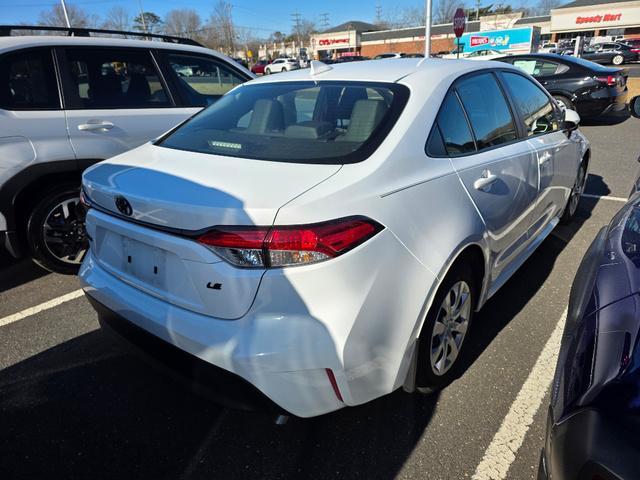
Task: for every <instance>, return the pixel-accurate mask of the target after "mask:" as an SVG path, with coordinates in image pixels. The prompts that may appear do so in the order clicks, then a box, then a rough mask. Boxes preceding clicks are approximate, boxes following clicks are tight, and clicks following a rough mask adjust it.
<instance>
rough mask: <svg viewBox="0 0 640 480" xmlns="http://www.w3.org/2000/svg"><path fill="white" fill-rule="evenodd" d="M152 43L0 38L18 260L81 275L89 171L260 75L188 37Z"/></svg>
mask: <svg viewBox="0 0 640 480" xmlns="http://www.w3.org/2000/svg"><path fill="white" fill-rule="evenodd" d="M25 28H28V29H31V28H33V29H41V30H50V29H51V27H24V26H19V27H17V29H18V30H21V29H25ZM54 29H55V27H54ZM2 30H3V31H8V30H11V27H3V29H2ZM58 30H64V29H62V28H59V29H58ZM74 31H75V32H81V33H85V34H87V35H88V34H100V31H98V30H85V29H74ZM127 35H134V36H135V35H140V32H137V33H135V32H133V33H127ZM153 37H154V38H156V40H165V41H153V42H150V41H142V40H121V39H117V38H94V37H89V36H78V37H74V36H48V35H39V36H6V37H1V36H0V72H1V73H0V246H2V247H5V248H7V249H8V250H9V252H10V253H11V254H13V256H15V257H18V258H19V257H21V256H31V257H33V259H34V260H36V261H37V262H38V263H39V264H40V265H42V266H44V267H46V268H48V269H50V270H53V271H58V272H62V273H76V272H77V271H78V268H79V266H80V263H81V260H82V257H83V256H84V252H85V251H86V248H87V243H86V239H85V237H84V227H83V223H82V220H81V219H80V218H79V217H78V215H77V213H76V205H77V203H78V194H79V185H80V175H81V174H82V171H83V170H84V169H85V168H86V167H88V166H90V165H93V164H94V163H96V162H99V161H100V160H104V159H106V158H109V157H112V156H114V155H117V154H120V153H122V152H124V151H126V150H129V149H131V148H134V147H137V146H139V145H142V144H143V143H145V142H148V141H149V140H152V139H153V138H156V137H157V136H159V135H160V134H162V133H163V132H166V131H167V130H168V129H170V128H171V127H173V126H175V125H176V124H178V123H180V122H182V121H184V120H186V119H187V118H189V117H190V116H191V115H193V114H194V113H196V112H198V111H200V110H201V109H202V107H203V106H206V105H208V104H210V103H212V102H214V101H215V100H216V99H218V98H220V97H221V96H222V95H223V94H224V93H225V92H227V91H228V90H230V89H231V88H233V87H235V86H236V85H238V84H240V83H242V82H245V81H247V80H249V79H251V78H254V77H255V75H253V74H252V73H250V72H249V71H248V70H246V69H244V68H243V67H241V66H240V65H238V64H237V63H236V62H234V61H233V60H231V59H229V58H227V57H225V56H223V55H221V54H219V53H217V52H214V51H212V50H209V49H207V48H203V47H198V46H194V45H191V44H187V43H186V42H189V43H192V42H190V41H189V40H186V39H178V38H175V37H166V36H153Z"/></svg>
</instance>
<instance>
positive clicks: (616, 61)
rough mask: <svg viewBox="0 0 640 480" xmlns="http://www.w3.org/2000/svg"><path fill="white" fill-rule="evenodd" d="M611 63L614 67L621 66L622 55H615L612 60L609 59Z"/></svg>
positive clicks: (622, 61)
mask: <svg viewBox="0 0 640 480" xmlns="http://www.w3.org/2000/svg"><path fill="white" fill-rule="evenodd" d="M611 63H613V64H614V65H616V66H618V65H622V64H623V63H624V57H623V56H622V55H615V56H614V57H613V58H612V59H611Z"/></svg>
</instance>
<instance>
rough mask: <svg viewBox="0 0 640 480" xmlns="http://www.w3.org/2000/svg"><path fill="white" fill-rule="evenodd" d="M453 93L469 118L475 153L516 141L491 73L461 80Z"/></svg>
mask: <svg viewBox="0 0 640 480" xmlns="http://www.w3.org/2000/svg"><path fill="white" fill-rule="evenodd" d="M456 90H457V92H458V95H459V96H460V100H461V101H462V105H463V106H464V109H465V111H466V112H467V116H468V117H469V122H470V123H471V128H472V129H473V132H474V134H475V139H476V144H477V147H478V150H484V149H487V148H493V147H497V146H500V145H503V144H505V143H509V142H512V141H514V140H516V139H517V138H518V134H517V131H516V126H515V122H514V120H513V117H512V115H511V111H510V109H509V105H508V104H507V100H506V99H505V98H504V95H503V94H502V90H501V89H500V87H499V85H498V83H497V81H496V79H495V77H494V76H493V75H492V74H491V73H482V74H480V75H474V76H472V77H467V78H464V79H462V80H461V81H459V82H458V83H457V84H456Z"/></svg>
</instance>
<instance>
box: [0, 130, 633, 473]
mask: <svg viewBox="0 0 640 480" xmlns="http://www.w3.org/2000/svg"><path fill="white" fill-rule="evenodd" d="M582 130H583V132H584V133H585V134H586V135H587V136H588V137H589V139H590V141H591V143H592V149H593V150H592V151H593V156H592V163H591V172H590V177H589V179H588V184H587V190H586V193H587V194H588V196H587V197H585V198H583V200H582V202H581V205H580V211H579V214H578V219H577V221H576V222H575V223H574V224H572V225H570V226H568V227H562V228H558V229H557V230H556V232H555V233H554V234H553V235H552V236H551V237H550V238H548V239H547V240H546V241H545V242H544V243H543V244H542V245H541V247H540V248H539V249H538V251H537V252H536V253H535V254H534V255H533V256H532V257H531V258H530V259H529V260H528V261H527V262H526V263H525V265H524V266H523V267H522V268H521V269H520V271H519V272H518V273H517V274H516V275H515V276H514V277H513V278H512V279H511V280H510V281H509V282H508V283H507V284H506V285H505V286H504V287H503V289H502V290H501V291H500V292H499V293H498V294H497V295H496V296H495V297H494V298H493V299H492V300H491V301H490V302H489V303H488V304H487V305H486V307H485V308H484V309H483V310H482V312H481V313H480V315H479V317H477V318H476V323H475V328H474V330H473V332H472V337H471V338H470V339H469V340H467V341H469V342H472V348H471V351H470V352H468V353H469V355H468V356H467V358H466V359H465V365H466V369H465V372H464V374H463V375H462V376H461V378H459V379H458V380H457V381H456V382H455V383H454V384H452V385H451V386H449V387H448V388H447V389H445V390H444V391H442V392H439V393H433V394H430V395H417V394H416V395H409V394H406V393H404V392H401V391H399V392H396V393H394V394H392V395H389V396H387V397H384V398H381V399H379V400H376V401H374V402H371V403H369V404H367V405H364V406H361V407H356V408H349V409H343V410H342V411H339V412H336V413H333V414H330V415H326V416H323V417H320V418H316V419H312V420H301V419H296V418H291V419H290V420H289V422H288V423H287V424H286V425H276V424H275V423H274V418H275V417H274V416H273V415H268V414H264V413H247V412H240V411H234V410H229V409H226V408H222V407H219V406H217V405H215V404H212V403H211V402H209V401H208V400H206V399H203V398H200V397H198V396H195V395H193V394H191V393H189V392H187V391H185V390H184V388H183V387H182V386H181V385H180V384H178V383H175V382H174V381H173V380H172V379H169V378H166V377H164V376H163V375H161V374H159V373H157V372H156V371H155V370H153V369H151V368H149V367H148V366H147V365H146V364H145V363H143V362H142V361H141V360H139V359H138V358H137V357H134V356H131V355H130V354H128V353H127V352H125V351H124V350H122V349H121V348H120V347H119V346H118V345H117V344H115V343H113V341H112V340H111V339H110V337H107V336H105V335H104V334H103V333H102V332H101V331H100V330H99V329H98V323H97V319H96V316H95V314H94V312H93V310H92V309H91V307H90V306H89V304H88V303H87V301H86V300H85V299H84V298H83V297H81V296H78V297H77V298H72V299H70V300H68V301H66V302H64V303H60V304H59V305H55V303H56V301H60V300H59V299H60V298H61V297H62V296H64V295H67V294H69V293H71V292H75V291H77V289H78V281H77V279H76V278H74V277H67V276H61V275H54V274H48V273H47V272H45V271H42V270H40V269H39V268H37V267H36V266H34V265H32V264H31V263H30V262H29V261H20V262H16V261H13V260H11V259H9V258H8V257H6V256H2V257H0V452H1V453H0V472H2V478H11V479H14V478H15V479H21V478H94V479H96V478H109V479H113V478H155V479H160V478H168V479H169V478H170V479H177V478H180V479H196V478H229V479H240V478H318V479H320V478H322V479H326V478H367V479H368V478H383V479H387V478H430V479H461V478H467V477H468V478H471V477H474V476H475V478H492V476H494V475H497V474H496V473H495V472H501V471H503V472H507V474H506V476H507V478H513V479H528V478H535V476H536V471H537V465H538V456H539V452H540V447H541V445H542V441H543V437H544V428H545V415H546V405H547V404H548V393H547V394H546V395H545V396H544V398H543V399H542V402H541V405H542V406H541V407H540V408H538V405H535V404H530V405H527V409H528V410H526V409H525V410H526V411H524V412H523V411H521V410H520V409H518V408H516V409H515V411H514V408H513V405H514V402H518V401H520V402H522V401H523V394H522V393H521V390H522V388H523V385H524V384H526V385H527V386H528V388H530V389H532V390H531V391H532V392H533V394H534V395H529V397H535V393H536V392H538V393H539V394H540V396H542V392H544V391H546V390H545V389H546V387H547V385H548V383H547V378H546V377H544V376H540V378H538V377H537V376H536V375H532V374H531V372H532V369H534V366H539V365H540V362H539V357H541V352H543V349H544V347H545V345H546V344H547V342H548V340H549V339H550V338H552V337H553V335H554V333H557V331H558V330H557V327H558V325H559V324H560V325H561V323H562V317H563V312H564V311H565V308H566V304H567V299H568V295H569V289H570V286H571V282H572V280H573V276H574V274H575V271H576V269H577V267H578V264H579V262H580V259H581V258H582V255H583V254H584V252H585V250H586V249H587V247H588V245H589V244H590V242H591V240H592V239H593V238H594V236H595V235H596V233H597V231H598V230H599V229H600V228H601V227H602V226H604V225H605V224H607V223H608V222H609V220H610V219H611V217H612V215H613V214H614V213H615V212H616V211H617V210H618V209H619V208H620V207H621V206H622V204H623V201H624V199H625V198H626V197H627V195H628V192H629V189H630V187H631V183H632V181H633V179H634V178H635V174H636V170H637V166H638V163H637V161H636V159H637V158H638V154H639V153H640V135H638V132H639V131H640V120H636V119H633V118H627V119H624V118H617V119H609V120H608V121H602V122H599V123H590V124H588V125H585V126H583V128H582ZM71 297H74V295H71ZM68 298H70V297H62V299H68ZM56 299H58V300H56ZM52 301H53V303H51V302H52ZM46 302H49V303H46ZM43 304H44V305H43ZM36 306H40V307H43V308H46V309H43V310H42V311H39V312H38V311H37V309H36V310H33V309H32V308H33V307H36ZM29 309H31V310H29ZM551 346H553V345H551ZM542 360H544V358H542ZM547 370H548V368H547ZM536 372H538V370H536ZM532 376H533V377H536V378H533V381H532V380H531V377H532ZM519 393H520V395H519ZM524 393H525V394H526V393H527V392H524ZM524 397H527V395H524ZM526 400H527V398H524V401H525V402H526ZM527 411H528V412H529V413H530V415H532V417H531V418H528V415H529V414H527ZM518 429H519V430H518ZM511 430H513V431H511ZM515 430H518V431H515ZM499 431H500V432H502V433H504V432H506V433H507V434H509V435H510V434H513V435H514V438H516V439H517V441H513V442H509V444H508V445H507V447H508V448H507V450H508V452H511V453H510V454H508V455H503V454H500V455H497V454H496V453H495V452H496V451H497V452H500V451H504V449H502V450H500V448H498V450H493V448H494V447H495V446H496V445H497V444H498V447H499V446H500V445H499V444H500V442H501V441H502V440H501V438H502V437H501V436H500V435H498V436H496V433H497V432H499ZM494 437H496V439H495V440H494ZM520 443H521V445H519V444H520ZM490 446H492V448H489V447H490ZM503 446H504V445H503ZM483 458H484V461H483ZM492 472H493V473H492Z"/></svg>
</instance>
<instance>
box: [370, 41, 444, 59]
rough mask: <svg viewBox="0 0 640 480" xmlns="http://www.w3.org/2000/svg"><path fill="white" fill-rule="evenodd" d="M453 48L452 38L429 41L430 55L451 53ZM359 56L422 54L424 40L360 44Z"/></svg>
mask: <svg viewBox="0 0 640 480" xmlns="http://www.w3.org/2000/svg"><path fill="white" fill-rule="evenodd" d="M453 46H454V41H453V38H434V39H432V40H431V53H439V52H444V51H451V50H452V49H453ZM360 50H361V52H362V53H361V54H362V55H364V56H365V57H372V58H373V57H375V56H376V55H379V54H381V53H389V52H398V53H424V40H412V41H406V40H405V41H401V42H398V41H395V40H388V41H386V43H368V42H362V44H361V47H360Z"/></svg>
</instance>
